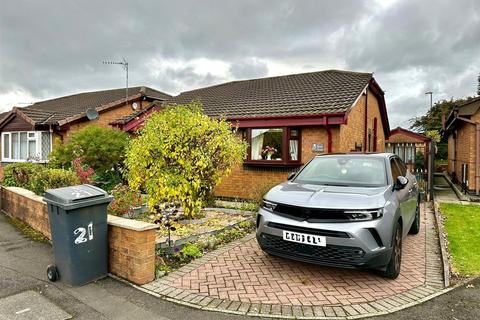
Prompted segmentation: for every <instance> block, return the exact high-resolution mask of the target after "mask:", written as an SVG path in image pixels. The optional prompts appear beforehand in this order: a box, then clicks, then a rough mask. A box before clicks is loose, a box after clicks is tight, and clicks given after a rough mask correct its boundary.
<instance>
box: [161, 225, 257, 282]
mask: <svg viewBox="0 0 480 320" xmlns="http://www.w3.org/2000/svg"><path fill="white" fill-rule="evenodd" d="M254 230H255V222H254V220H253V218H249V219H247V220H244V221H241V222H238V223H236V224H234V225H231V226H228V227H225V228H223V229H221V230H217V232H209V233H204V234H201V235H198V236H196V237H195V239H194V240H191V241H182V242H181V243H180V241H181V240H177V242H176V243H175V245H173V246H172V247H168V246H167V247H160V248H159V247H158V246H157V256H156V263H155V264H156V270H157V271H156V277H157V278H160V277H163V276H165V275H167V274H168V273H170V272H172V271H175V270H176V269H179V268H180V267H182V266H184V265H186V264H188V263H190V262H192V261H193V260H195V259H198V258H201V257H202V256H203V255H204V254H206V253H208V252H210V251H213V250H215V249H217V248H219V247H221V246H223V245H225V244H227V243H229V242H232V241H234V240H237V239H239V238H243V237H245V236H246V235H248V234H250V233H252V232H254ZM190 239H193V238H190ZM184 240H185V239H184Z"/></svg>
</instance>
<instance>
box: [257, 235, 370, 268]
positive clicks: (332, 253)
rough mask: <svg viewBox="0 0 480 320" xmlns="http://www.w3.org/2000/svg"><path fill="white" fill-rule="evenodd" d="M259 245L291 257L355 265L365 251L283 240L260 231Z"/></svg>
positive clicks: (359, 261) (332, 263) (360, 260)
mask: <svg viewBox="0 0 480 320" xmlns="http://www.w3.org/2000/svg"><path fill="white" fill-rule="evenodd" d="M258 240H259V242H260V246H261V247H262V248H263V249H265V250H267V251H270V252H272V253H273V254H275V253H278V254H280V255H283V256H287V257H291V258H293V259H295V258H300V259H301V260H308V261H311V262H317V263H324V264H330V265H344V266H355V265H357V264H359V263H361V262H362V258H363V256H364V255H365V252H364V251H363V250H362V249H361V248H356V247H346V246H335V245H327V246H326V247H319V246H312V245H308V244H303V243H296V242H290V241H285V240H283V239H282V238H281V237H277V236H274V235H271V234H267V233H262V234H261V235H260V236H259V239H258Z"/></svg>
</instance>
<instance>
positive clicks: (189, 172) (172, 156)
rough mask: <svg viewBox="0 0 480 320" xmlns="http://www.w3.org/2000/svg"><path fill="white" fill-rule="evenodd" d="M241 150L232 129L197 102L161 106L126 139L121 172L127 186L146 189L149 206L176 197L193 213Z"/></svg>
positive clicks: (187, 212)
mask: <svg viewBox="0 0 480 320" xmlns="http://www.w3.org/2000/svg"><path fill="white" fill-rule="evenodd" d="M245 151H246V144H245V143H244V142H242V140H241V139H240V138H239V137H238V135H237V134H236V129H234V130H232V127H231V125H230V123H228V122H227V121H225V120H219V119H212V118H209V117H208V116H206V115H204V114H203V113H202V106H201V105H200V104H199V103H190V104H187V105H178V106H167V107H166V108H165V110H164V111H162V112H158V113H155V114H153V115H152V116H151V117H150V118H149V119H148V120H147V121H146V124H145V127H144V129H143V130H142V131H141V133H140V135H139V137H138V138H136V139H133V140H132V141H131V144H130V146H129V148H128V150H127V159H126V161H125V163H126V167H127V178H128V181H129V184H130V186H131V187H132V188H134V189H137V190H139V189H143V190H145V191H146V192H147V194H148V201H149V204H150V206H153V205H154V204H157V203H159V202H163V201H167V202H179V203H180V204H181V206H182V207H183V209H184V212H185V215H186V216H187V217H193V216H194V215H195V214H196V213H197V212H198V211H199V209H200V208H201V207H202V206H203V205H204V204H205V203H206V201H207V199H208V198H209V196H210V195H211V193H212V192H213V188H214V187H215V186H216V185H217V184H218V183H219V182H220V181H221V179H222V177H224V176H225V175H226V174H228V173H229V172H230V170H231V168H232V167H233V166H234V165H236V164H239V163H240V162H241V161H242V159H243V156H244V154H245Z"/></svg>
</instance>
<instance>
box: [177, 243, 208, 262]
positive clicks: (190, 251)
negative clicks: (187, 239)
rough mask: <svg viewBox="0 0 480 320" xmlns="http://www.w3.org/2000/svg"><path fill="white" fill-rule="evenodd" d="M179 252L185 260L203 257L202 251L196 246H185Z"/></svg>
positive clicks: (191, 244)
mask: <svg viewBox="0 0 480 320" xmlns="http://www.w3.org/2000/svg"><path fill="white" fill-rule="evenodd" d="M180 252H181V253H182V254H183V255H184V257H185V258H187V259H197V258H201V257H202V256H203V251H202V250H201V249H200V248H199V247H198V246H197V245H196V244H193V243H190V244H187V245H186V246H185V247H183V248H182V249H181V250H180Z"/></svg>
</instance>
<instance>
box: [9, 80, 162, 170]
mask: <svg viewBox="0 0 480 320" xmlns="http://www.w3.org/2000/svg"><path fill="white" fill-rule="evenodd" d="M169 98H170V96H169V95H167V94H165V93H163V92H160V91H157V90H154V89H151V88H148V87H133V88H129V90H128V96H127V98H126V92H125V89H113V90H103V91H95V92H84V93H78V94H74V95H70V96H65V97H60V98H55V99H51V100H46V101H41V102H37V103H34V104H32V105H30V106H27V107H24V108H18V107H14V108H13V109H12V110H11V111H10V112H6V113H4V114H2V115H1V116H0V118H1V120H0V132H1V140H0V146H1V163H2V165H5V164H8V163H11V162H25V161H36V162H46V161H47V157H48V154H49V153H50V151H51V150H52V148H54V147H55V145H56V144H58V143H62V142H63V141H66V140H68V138H69V136H70V135H71V134H72V133H73V132H75V131H77V130H79V129H81V128H84V127H85V126H87V125H89V124H96V125H99V126H104V127H108V126H110V122H112V121H114V120H117V119H119V118H122V117H125V116H127V115H131V114H132V113H137V112H144V111H146V110H149V109H151V108H154V107H156V103H152V102H153V101H157V100H160V101H165V100H167V99H169ZM91 108H94V109H95V110H96V111H97V113H98V117H97V118H96V119H94V120H89V119H88V117H87V114H86V111H87V109H91Z"/></svg>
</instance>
